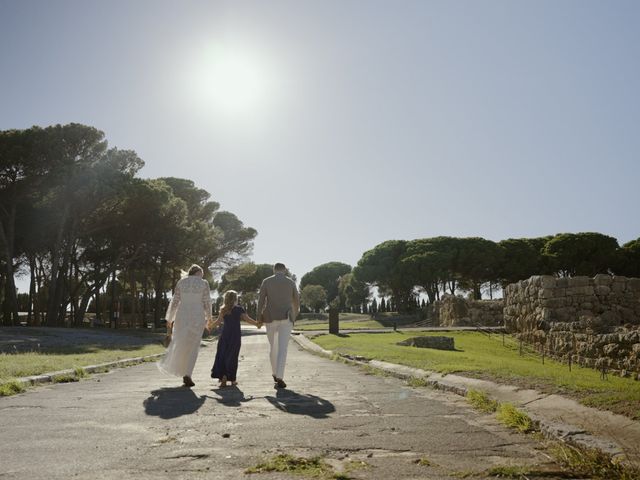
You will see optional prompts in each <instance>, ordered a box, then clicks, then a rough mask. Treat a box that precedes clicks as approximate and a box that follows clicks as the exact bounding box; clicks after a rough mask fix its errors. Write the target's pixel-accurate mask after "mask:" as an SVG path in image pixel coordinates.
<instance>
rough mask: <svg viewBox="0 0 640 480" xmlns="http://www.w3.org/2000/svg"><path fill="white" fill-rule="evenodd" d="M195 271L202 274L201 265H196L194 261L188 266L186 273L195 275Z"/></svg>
mask: <svg viewBox="0 0 640 480" xmlns="http://www.w3.org/2000/svg"><path fill="white" fill-rule="evenodd" d="M197 273H202V274H204V270H202V267H201V266H200V265H196V264H195V263H194V264H193V265H191V267H189V272H188V275H196V274H197Z"/></svg>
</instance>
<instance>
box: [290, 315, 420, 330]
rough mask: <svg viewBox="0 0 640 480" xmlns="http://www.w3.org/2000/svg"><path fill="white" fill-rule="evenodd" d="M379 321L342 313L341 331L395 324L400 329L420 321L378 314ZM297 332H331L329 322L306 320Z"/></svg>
mask: <svg viewBox="0 0 640 480" xmlns="http://www.w3.org/2000/svg"><path fill="white" fill-rule="evenodd" d="M377 318H378V320H374V319H373V318H372V317H371V316H370V315H368V314H362V313H341V314H340V329H341V330H358V329H362V330H367V329H372V328H373V329H377V328H392V327H393V325H394V323H395V324H396V325H397V326H398V327H400V326H402V325H407V324H412V323H415V322H416V321H417V320H418V319H417V318H416V317H415V316H407V315H405V316H398V315H397V314H395V313H386V314H378V317H377ZM295 329H296V330H302V331H311V330H329V320H328V319H324V320H317V319H313V320H312V319H309V320H306V319H304V316H303V318H302V319H301V320H298V321H297V322H296V325H295Z"/></svg>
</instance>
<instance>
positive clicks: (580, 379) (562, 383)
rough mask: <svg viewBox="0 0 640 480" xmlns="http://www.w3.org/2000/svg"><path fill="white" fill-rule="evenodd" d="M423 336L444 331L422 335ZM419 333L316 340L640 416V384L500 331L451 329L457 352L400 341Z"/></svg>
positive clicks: (327, 345)
mask: <svg viewBox="0 0 640 480" xmlns="http://www.w3.org/2000/svg"><path fill="white" fill-rule="evenodd" d="M419 335H442V334H441V333H421V334H419ZM412 336H417V335H416V334H409V333H406V334H404V333H379V334H366V333H354V334H350V335H344V336H335V335H321V336H318V337H316V338H314V339H313V340H314V341H315V342H316V343H317V344H318V345H320V346H322V347H323V348H326V349H328V350H333V351H335V352H337V353H346V354H352V355H361V356H363V357H366V358H369V359H377V360H384V361H387V362H392V363H399V364H403V365H408V366H411V367H416V368H422V369H425V370H431V371H436V372H440V373H459V374H464V375H467V376H473V377H477V378H486V379H490V380H495V381H497V382H502V383H509V384H514V385H519V386H522V387H528V388H535V389H538V390H541V391H544V392H548V393H562V394H566V395H569V396H572V397H574V398H576V399H578V400H579V401H580V402H581V403H583V404H584V405H589V406H595V407H598V408H601V409H606V410H610V411H613V412H615V413H620V414H623V415H626V416H628V417H631V418H633V419H636V420H640V382H638V381H634V380H631V379H628V378H620V377H617V376H613V375H609V376H608V378H607V379H605V380H602V379H601V378H600V373H599V372H597V371H595V370H592V369H590V368H580V367H577V366H575V365H574V366H573V368H572V371H569V368H568V366H567V365H565V364H561V363H559V362H556V361H553V360H549V359H546V360H545V365H544V366H543V365H542V362H541V358H540V356H538V355H535V354H533V352H531V351H528V350H526V349H525V352H524V355H523V356H520V355H519V346H518V344H517V343H516V342H515V341H514V340H513V339H511V338H510V337H508V336H507V337H505V346H503V345H502V337H501V336H500V335H491V336H488V335H486V334H483V333H478V332H447V334H446V336H449V337H454V339H455V345H456V351H445V350H433V349H426V348H415V347H403V346H399V345H396V343H397V342H399V341H401V340H405V339H406V338H409V337H412Z"/></svg>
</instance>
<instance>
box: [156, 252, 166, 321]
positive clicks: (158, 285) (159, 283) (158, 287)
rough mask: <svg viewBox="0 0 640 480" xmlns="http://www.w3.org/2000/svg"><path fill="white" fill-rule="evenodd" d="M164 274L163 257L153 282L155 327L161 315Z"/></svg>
mask: <svg viewBox="0 0 640 480" xmlns="http://www.w3.org/2000/svg"><path fill="white" fill-rule="evenodd" d="M164 274H165V261H164V259H162V260H160V270H159V272H158V276H157V277H156V284H155V302H154V305H153V310H154V311H153V324H154V326H155V328H158V327H159V326H160V315H161V312H160V310H161V307H162V290H163V288H162V284H163V283H164Z"/></svg>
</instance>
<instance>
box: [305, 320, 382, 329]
mask: <svg viewBox="0 0 640 480" xmlns="http://www.w3.org/2000/svg"><path fill="white" fill-rule="evenodd" d="M294 328H295V329H296V330H302V331H310V330H329V322H328V321H327V322H314V321H309V322H304V323H301V322H296V325H295V327H294ZM370 328H385V326H384V325H383V324H382V323H380V322H378V321H376V320H372V319H368V320H357V321H353V322H349V321H342V320H340V329H341V330H358V329H370Z"/></svg>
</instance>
